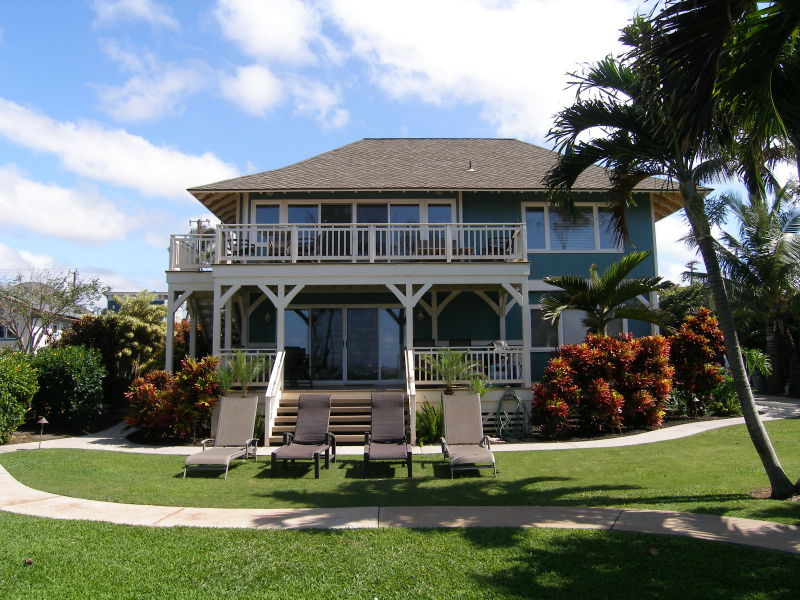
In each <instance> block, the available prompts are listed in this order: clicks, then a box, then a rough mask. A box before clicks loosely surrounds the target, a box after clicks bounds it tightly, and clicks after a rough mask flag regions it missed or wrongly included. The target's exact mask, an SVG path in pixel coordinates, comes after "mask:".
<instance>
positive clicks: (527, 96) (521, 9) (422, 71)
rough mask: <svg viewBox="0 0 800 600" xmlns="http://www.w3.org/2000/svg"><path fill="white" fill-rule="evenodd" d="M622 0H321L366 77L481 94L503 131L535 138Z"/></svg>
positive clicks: (426, 97) (610, 46)
mask: <svg viewBox="0 0 800 600" xmlns="http://www.w3.org/2000/svg"><path fill="white" fill-rule="evenodd" d="M636 5H637V3H636V2H631V1H628V0H608V1H605V2H597V1H596V0H575V1H573V2H568V3H565V2H553V1H551V0H524V1H523V0H518V1H508V2H490V1H486V0H438V1H437V2H430V1H428V0H407V1H406V2H402V3H391V4H390V3H386V2H374V1H373V0H328V1H327V3H326V7H327V11H328V13H327V14H328V15H329V16H330V17H331V18H332V19H333V20H334V21H335V22H336V23H337V25H338V26H339V27H340V28H341V29H342V31H343V32H344V33H345V34H347V35H348V36H349V37H350V38H351V39H352V43H353V46H352V51H353V53H354V54H355V55H357V56H359V57H360V58H361V59H362V60H364V61H365V62H366V63H367V64H368V65H369V66H370V67H371V68H372V72H373V78H374V80H375V81H376V82H377V83H378V85H380V87H381V88H383V89H384V90H385V91H386V93H387V94H389V95H390V96H392V97H395V98H403V97H408V96H412V97H416V98H419V99H421V100H422V101H424V102H428V103H431V104H436V105H442V104H446V103H455V102H458V103H468V104H470V103H472V104H479V105H481V106H482V107H483V108H482V115H483V117H484V118H485V119H486V120H488V121H489V122H490V123H492V124H493V125H494V126H495V127H496V129H497V131H498V133H499V134H500V135H503V136H520V137H538V138H541V137H543V136H544V134H545V133H546V132H547V130H548V128H549V127H550V125H551V117H552V115H553V114H554V113H555V112H557V111H558V110H559V109H560V108H561V107H562V106H564V105H567V104H571V101H572V98H573V96H574V91H571V90H567V91H565V90H564V89H563V88H564V87H565V86H566V83H567V77H566V75H565V73H566V72H568V71H575V70H576V69H577V68H578V63H581V62H586V61H591V60H597V59H600V58H602V57H603V56H605V55H606V54H608V53H609V52H614V51H617V50H618V49H619V48H620V44H619V42H618V41H617V38H618V37H619V29H620V27H621V26H622V25H624V24H625V23H626V21H627V20H628V19H630V18H631V17H632V16H633V11H634V9H635V7H636Z"/></svg>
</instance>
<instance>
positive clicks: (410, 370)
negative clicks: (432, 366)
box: [403, 350, 417, 444]
mask: <svg viewBox="0 0 800 600" xmlns="http://www.w3.org/2000/svg"><path fill="white" fill-rule="evenodd" d="M403 354H404V358H405V363H406V397H407V398H408V428H409V429H410V430H411V439H410V440H409V443H412V444H416V442H417V384H416V381H415V380H414V373H415V372H416V369H414V351H413V350H406V351H405V352H404V353H403Z"/></svg>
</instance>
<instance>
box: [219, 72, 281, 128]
mask: <svg viewBox="0 0 800 600" xmlns="http://www.w3.org/2000/svg"><path fill="white" fill-rule="evenodd" d="M220 88H221V90H222V95H223V96H225V97H226V98H228V99H229V100H231V101H232V102H233V103H235V104H237V105H239V106H240V107H241V108H242V109H243V110H244V111H245V112H247V113H248V114H251V115H255V116H260V117H263V116H264V115H265V114H266V113H267V112H268V111H270V110H272V109H273V108H275V107H276V106H277V105H278V104H279V103H280V102H281V100H283V84H282V83H281V81H280V80H279V79H278V78H277V77H275V75H273V74H272V71H270V70H269V69H268V68H267V67H264V66H262V65H251V66H249V67H239V68H238V69H237V70H236V75H234V76H232V77H223V78H222V79H221V80H220Z"/></svg>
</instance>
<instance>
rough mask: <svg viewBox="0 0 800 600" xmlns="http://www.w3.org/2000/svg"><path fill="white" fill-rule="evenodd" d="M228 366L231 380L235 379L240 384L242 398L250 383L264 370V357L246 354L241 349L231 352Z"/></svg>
mask: <svg viewBox="0 0 800 600" xmlns="http://www.w3.org/2000/svg"><path fill="white" fill-rule="evenodd" d="M228 368H229V369H230V372H231V377H232V378H233V381H237V382H238V383H239V385H241V386H242V398H244V397H245V396H246V395H247V390H248V389H249V388H250V384H251V383H253V381H255V380H256V379H257V378H258V376H259V375H261V373H263V372H264V369H265V364H264V359H262V358H257V357H255V356H247V354H245V352H244V351H243V350H237V351H236V352H234V353H233V359H232V360H231V361H230V363H229V365H228Z"/></svg>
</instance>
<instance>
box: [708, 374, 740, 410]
mask: <svg viewBox="0 0 800 600" xmlns="http://www.w3.org/2000/svg"><path fill="white" fill-rule="evenodd" d="M721 374H722V382H721V383H720V384H719V385H717V387H715V388H714V390H713V391H712V392H711V403H710V404H709V408H710V409H711V412H713V413H714V414H715V415H717V416H718V417H738V416H739V415H741V414H742V408H741V406H740V405H739V398H738V396H737V395H736V386H735V384H734V383H733V376H732V375H731V374H730V372H729V371H728V369H722V371H721Z"/></svg>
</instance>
